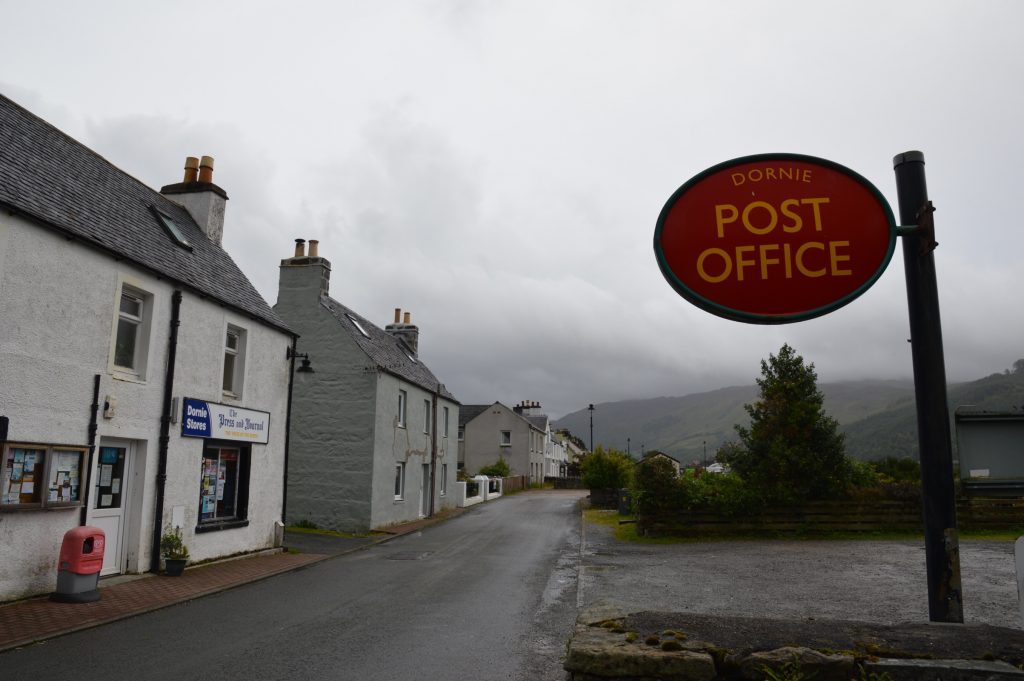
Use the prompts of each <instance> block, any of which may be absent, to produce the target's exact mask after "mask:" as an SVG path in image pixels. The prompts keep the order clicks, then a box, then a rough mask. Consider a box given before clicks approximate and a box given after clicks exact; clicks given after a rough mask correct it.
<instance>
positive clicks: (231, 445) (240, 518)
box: [195, 439, 252, 533]
mask: <svg viewBox="0 0 1024 681" xmlns="http://www.w3.org/2000/svg"><path fill="white" fill-rule="evenodd" d="M213 450H217V452H218V457H217V463H218V466H217V473H218V474H219V472H220V470H221V466H220V463H221V461H220V456H221V455H222V454H223V451H224V450H234V451H236V452H237V457H238V458H237V459H236V461H237V463H236V470H235V476H234V490H233V491H234V497H235V499H234V512H233V513H232V514H231V515H230V516H222V517H218V516H216V515H214V516H213V517H210V518H203V498H204V497H209V496H211V495H210V494H203V483H204V479H205V478H207V477H209V470H208V468H207V464H206V462H207V460H208V459H209V457H207V452H210V451H213ZM199 462H200V463H199V466H200V474H199V498H198V502H199V503H198V509H197V510H198V513H197V514H196V528H195V531H196V533H202V532H216V531H219V530H228V529H232V528H236V527H247V526H248V525H249V491H250V484H251V478H252V445H251V444H249V443H247V442H236V441H234V440H214V439H209V440H203V451H202V455H201V457H200V459H199ZM218 487H219V476H218V477H217V478H216V479H215V480H214V482H213V496H214V512H215V513H216V505H217V502H218V501H220V500H217V499H216V493H217V488H218ZM224 487H227V480H226V479H225V484H224Z"/></svg>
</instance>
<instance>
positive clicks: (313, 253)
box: [309, 239, 320, 258]
mask: <svg viewBox="0 0 1024 681" xmlns="http://www.w3.org/2000/svg"><path fill="white" fill-rule="evenodd" d="M319 245H320V242H319V241H317V240H316V239H310V240H309V257H311V258H316V257H317V255H318V254H317V247H318V246H319Z"/></svg>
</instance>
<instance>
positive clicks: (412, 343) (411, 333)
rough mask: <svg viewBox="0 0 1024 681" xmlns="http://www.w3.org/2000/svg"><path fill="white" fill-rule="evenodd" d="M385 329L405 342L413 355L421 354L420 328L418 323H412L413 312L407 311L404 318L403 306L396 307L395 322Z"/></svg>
mask: <svg viewBox="0 0 1024 681" xmlns="http://www.w3.org/2000/svg"><path fill="white" fill-rule="evenodd" d="M399 319H402V321H401V322H399V321H398V320H399ZM384 330H385V331H387V332H388V333H390V334H391V335H392V336H394V337H395V338H398V339H399V340H401V341H402V342H403V343H405V345H406V347H408V348H409V351H410V352H411V353H412V356H413V357H416V356H417V355H418V354H419V349H420V330H419V328H418V327H417V326H416V325H414V324H413V323H412V313H411V312H406V313H405V316H404V318H403V317H402V308H400V307H396V308H395V323H394V324H388V325H387V326H385V327H384Z"/></svg>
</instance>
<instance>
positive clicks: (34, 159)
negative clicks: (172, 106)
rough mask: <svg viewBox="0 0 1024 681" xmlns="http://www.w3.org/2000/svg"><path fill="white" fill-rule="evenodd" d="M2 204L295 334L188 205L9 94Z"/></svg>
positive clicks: (3, 129)
mask: <svg viewBox="0 0 1024 681" xmlns="http://www.w3.org/2000/svg"><path fill="white" fill-rule="evenodd" d="M214 186H215V185H214ZM0 205H2V206H4V207H5V208H7V209H9V210H11V211H12V212H14V213H17V214H20V215H22V216H24V217H26V218H28V219H30V220H32V221H34V222H36V223H39V224H41V225H44V226H46V227H49V228H51V229H55V230H57V231H59V232H61V233H62V234H64V235H65V236H68V237H71V238H73V239H76V240H78V241H80V242H82V243H84V244H87V245H89V246H91V247H93V248H97V249H100V250H102V251H105V252H106V253H108V254H110V255H112V256H114V257H117V258H121V259H124V260H128V261H131V262H133V263H135V264H136V265H138V266H140V267H142V268H144V269H146V270H149V271H151V272H153V273H155V274H158V275H160V276H162V277H164V278H166V279H169V280H171V281H173V282H175V283H177V284H178V285H180V286H182V287H183V288H186V289H189V290H191V291H193V292H196V293H199V294H201V295H204V296H206V297H208V298H213V299H215V300H217V301H218V302H220V303H223V304H224V305H225V306H227V307H230V308H233V309H235V310H237V311H239V312H241V313H244V314H246V315H248V316H250V317H253V318H255V319H258V320H260V321H263V322H265V323H266V324H269V325H270V326H273V327H276V328H278V329H280V330H282V331H286V332H288V333H293V332H292V331H291V330H290V329H289V328H288V325H287V324H285V323H284V321H283V320H282V319H281V318H280V317H278V316H277V315H276V314H275V313H274V312H273V310H271V309H270V305H268V304H267V302H266V301H265V300H264V299H263V297H262V296H261V295H260V294H259V293H258V292H257V291H256V288H255V287H254V286H253V285H252V283H251V282H250V281H249V279H248V278H247V277H246V276H245V275H244V274H243V273H242V271H241V270H240V269H239V268H238V265H236V264H235V261H234V260H232V259H231V256H229V255H228V254H227V252H226V251H225V250H224V249H223V248H221V247H220V246H218V245H216V244H214V243H213V242H212V241H210V240H209V238H208V237H207V236H206V234H205V233H204V232H203V230H202V229H201V228H200V227H199V226H198V225H197V224H196V223H195V221H194V220H193V219H192V217H191V215H189V213H188V211H187V210H185V209H184V208H182V207H181V206H179V205H178V204H176V203H174V202H173V201H171V200H170V199H168V198H166V197H164V196H162V195H161V194H160V193H159V192H157V191H156V190H154V189H151V188H150V187H147V186H146V185H144V184H143V183H141V182H139V181H138V180H136V179H135V178H134V177H131V176H130V175H128V174H127V173H125V172H124V171H122V170H119V169H118V168H116V167H114V166H113V165H112V164H111V163H110V162H109V161H107V160H106V159H104V158H102V157H101V156H99V155H98V154H97V153H96V152H94V151H92V150H91V149H89V148H88V147H85V146H84V145H82V144H80V143H79V142H77V141H75V140H74V139H72V138H71V137H68V136H67V135H65V134H64V133H63V132H61V131H60V130H58V129H57V128H55V127H53V126H52V125H50V124H49V123H47V122H46V121H44V120H42V119H41V118H38V117H37V116H35V115H34V114H32V113H30V112H29V111H27V110H25V109H23V108H22V107H20V106H18V105H17V104H15V103H14V102H12V101H11V100H10V99H8V98H6V97H4V96H3V95H0ZM151 206H155V207H157V208H159V209H160V210H162V211H163V212H164V213H166V214H167V215H169V216H170V217H171V218H173V219H174V221H175V222H176V223H177V224H178V226H179V228H180V230H181V232H182V234H183V235H184V237H185V238H186V240H187V241H188V242H189V244H190V245H191V246H192V249H193V250H192V251H191V252H190V251H188V250H186V249H184V248H182V247H180V246H178V245H176V244H175V243H174V242H173V241H172V240H171V237H170V236H168V234H167V232H165V231H164V229H163V227H162V226H161V225H160V224H159V222H158V221H157V219H156V217H155V216H154V215H153V213H152V211H151V210H150V207H151Z"/></svg>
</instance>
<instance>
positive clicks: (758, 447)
mask: <svg viewBox="0 0 1024 681" xmlns="http://www.w3.org/2000/svg"><path fill="white" fill-rule="evenodd" d="M761 375H762V377H761V378H759V379H757V385H758V387H759V388H760V389H761V390H760V396H759V399H758V400H757V402H755V403H754V404H752V405H750V404H746V405H743V406H744V409H746V410H747V413H748V414H749V415H750V427H749V428H746V427H743V426H739V425H737V426H736V432H737V434H738V435H739V439H740V441H739V442H738V443H729V444H728V445H727V446H725V447H723V448H722V449H721V450H719V453H718V460H719V461H722V462H723V463H726V464H728V465H729V466H731V467H732V469H733V470H734V471H735V472H736V473H737V474H738V475H739V476H740V477H741V478H742V479H743V480H744V481H745V482H747V483H748V484H751V485H754V486H756V487H757V488H758V489H759V490H760V491H761V492H762V494H763V495H764V496H765V498H766V499H768V500H772V501H783V502H795V501H802V500H806V499H827V498H830V497H833V496H835V495H837V494H840V493H842V492H843V491H844V489H845V488H846V483H847V481H848V479H849V476H850V465H849V463H848V461H847V459H846V453H845V443H844V435H843V434H842V433H840V432H839V423H838V422H837V421H836V420H835V419H834V418H832V417H830V416H828V415H827V414H826V413H825V411H824V406H823V405H824V400H825V396H824V395H823V394H822V393H821V391H820V390H818V385H817V381H818V376H817V374H816V373H815V371H814V364H804V359H803V357H801V356H800V355H798V354H796V351H795V350H794V349H793V348H792V347H790V345H789V344H788V343H787V344H784V345H783V346H782V348H781V349H780V350H779V354H778V355H769V356H768V360H767V361H765V360H762V361H761Z"/></svg>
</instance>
